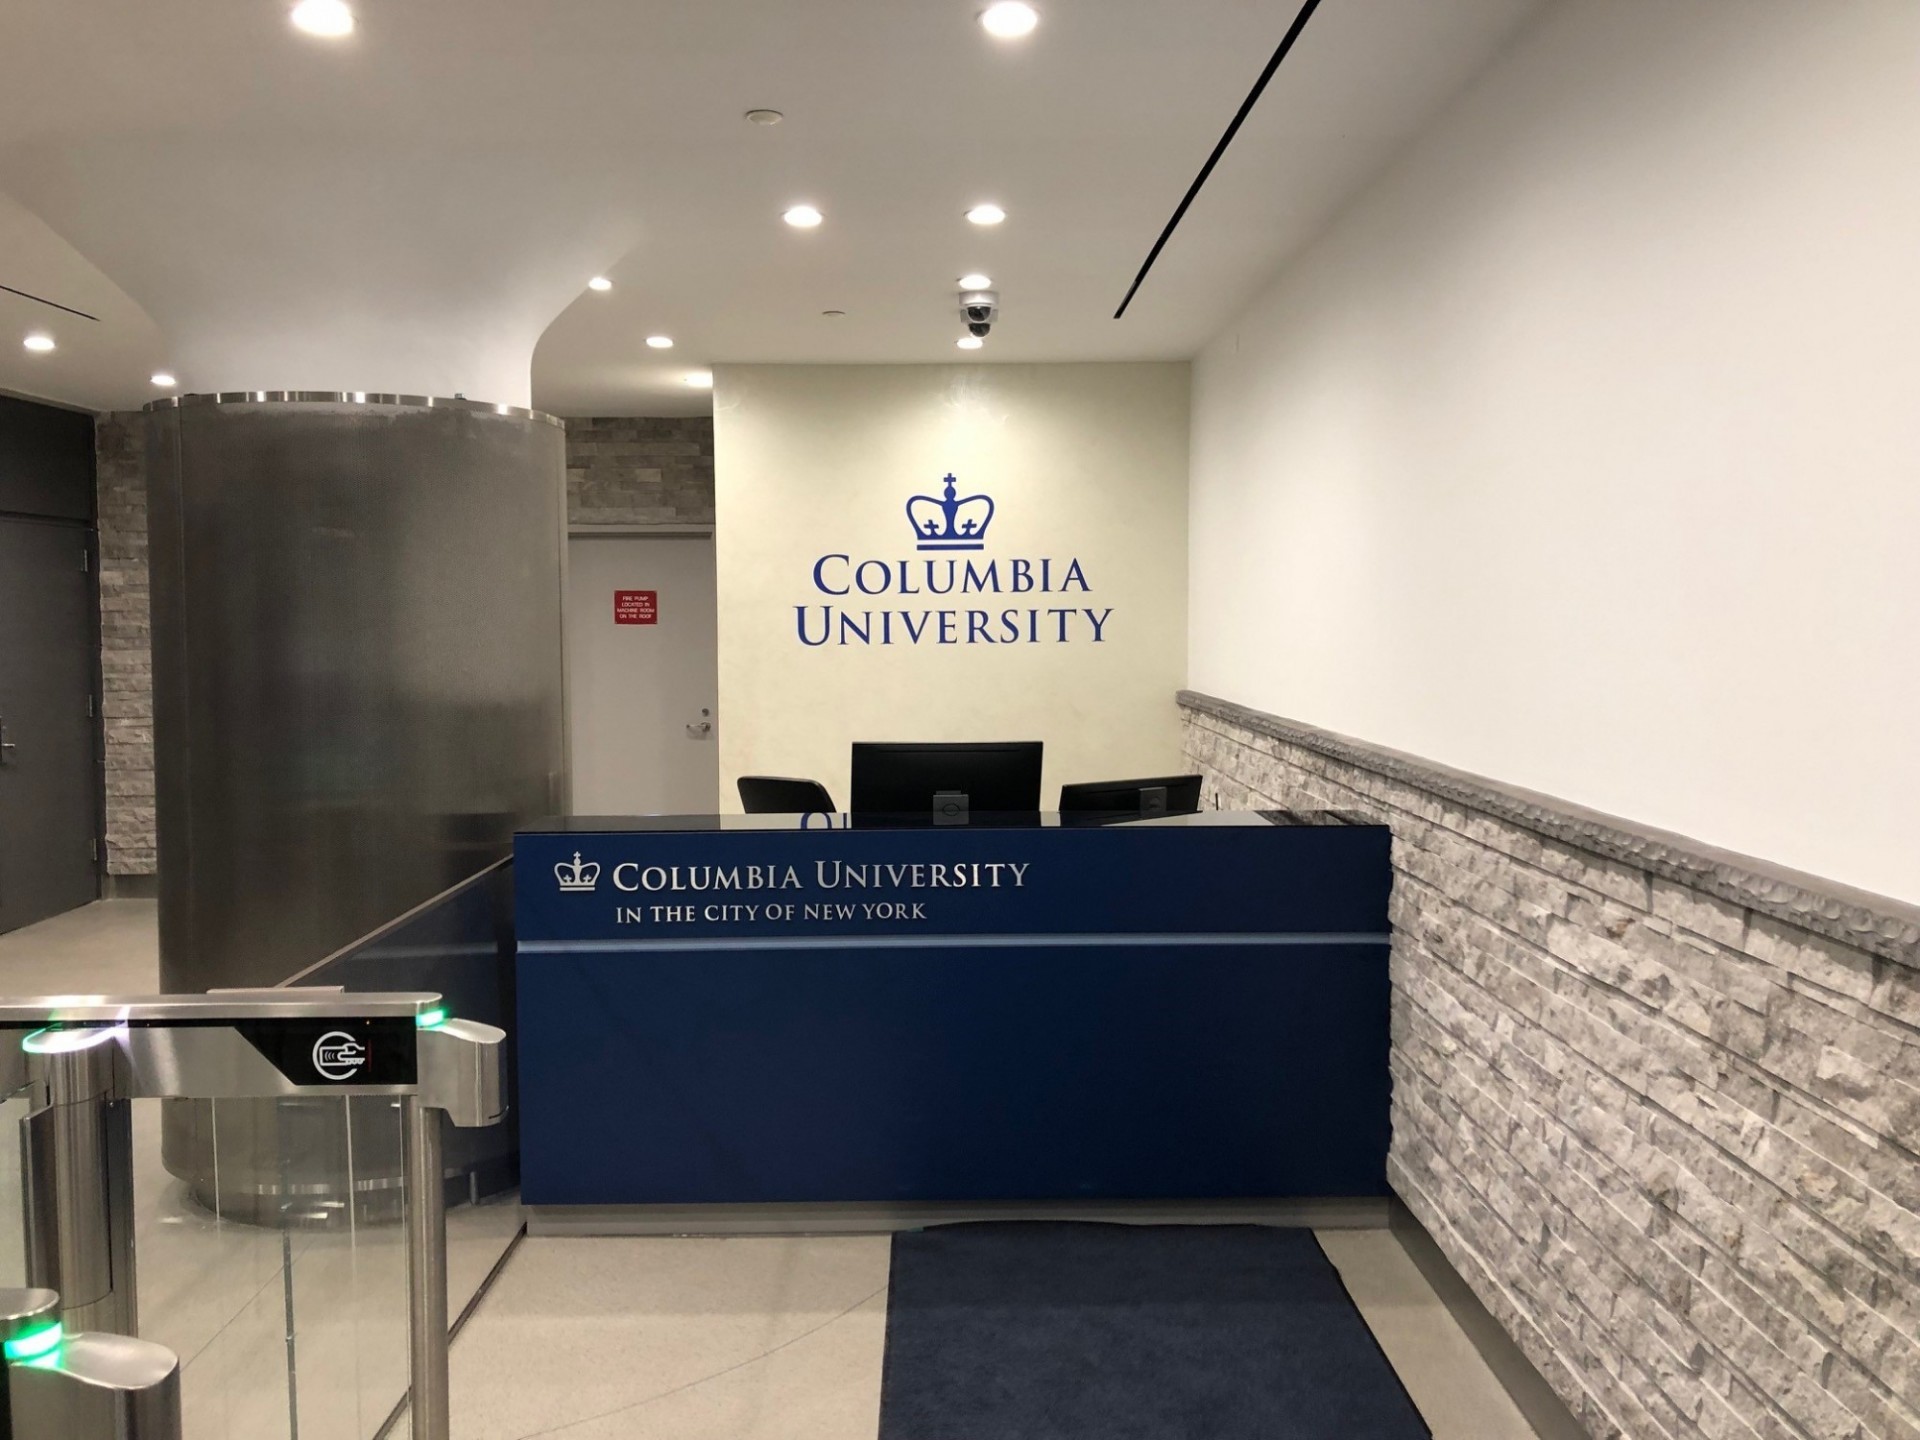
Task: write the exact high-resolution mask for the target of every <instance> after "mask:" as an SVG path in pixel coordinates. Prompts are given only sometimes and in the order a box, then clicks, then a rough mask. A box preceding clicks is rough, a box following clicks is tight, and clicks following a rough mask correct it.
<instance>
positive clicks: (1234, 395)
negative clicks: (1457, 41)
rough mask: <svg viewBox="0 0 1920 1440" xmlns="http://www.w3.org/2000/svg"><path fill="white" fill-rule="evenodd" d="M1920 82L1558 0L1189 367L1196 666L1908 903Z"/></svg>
mask: <svg viewBox="0 0 1920 1440" xmlns="http://www.w3.org/2000/svg"><path fill="white" fill-rule="evenodd" d="M1917 77H1920V4H1915V3H1913V0H1844V3H1841V0H1829V3H1818V4H1807V3H1804V0H1740V3H1737V4H1736V3H1728V0H1565V3H1563V4H1561V5H1560V6H1558V7H1557V8H1556V9H1554V10H1552V11H1550V12H1549V13H1548V14H1547V16H1546V17H1545V19H1544V20H1543V21H1542V22H1541V23H1540V24H1539V25H1537V26H1536V27H1535V28H1533V29H1532V30H1531V31H1529V32H1528V33H1527V34H1525V35H1524V36H1523V37H1522V39H1521V41H1520V42H1519V43H1518V44H1517V45H1516V46H1515V47H1514V48H1513V49H1512V50H1510V51H1509V52H1508V53H1507V55H1506V56H1505V57H1503V58H1502V59H1501V60H1500V61H1498V62H1496V63H1495V65H1494V66H1493V67H1492V68H1491V69H1490V70H1489V71H1488V72H1487V73H1486V74H1485V75H1484V76H1483V77H1482V78H1481V80H1480V82H1479V83H1478V84H1477V85H1476V86H1475V87H1474V88H1473V89H1471V90H1470V91H1469V92H1468V94H1467V95H1466V96H1464V97H1463V98H1462V100H1461V101H1460V102H1459V103H1458V104H1457V105H1456V106H1455V107H1454V108H1453V109H1452V110H1451V111H1450V112H1448V113H1447V114H1446V115H1444V116H1443V117H1442V119H1441V121H1440V122H1439V123H1437V124H1436V125H1435V127H1434V128H1433V129H1432V130H1431V131H1430V132H1429V134H1428V135H1427V136H1426V137H1425V138H1424V139H1423V140H1422V141H1421V142H1420V143H1419V144H1418V145H1417V146H1416V147H1415V148H1414V149H1413V150H1412V151H1411V152H1410V153H1408V154H1407V155H1405V156H1404V157H1402V159H1401V161H1400V162H1398V163H1397V164H1396V165H1395V166H1394V167H1393V168H1392V169H1391V170H1390V171H1389V172H1388V173H1387V174H1386V175H1385V176H1384V177H1383V178H1382V180H1381V181H1380V182H1379V183H1378V184H1377V185H1376V186H1374V187H1373V188H1372V189H1371V190H1369V191H1368V192H1367V193H1366V194H1365V195H1363V197H1362V198H1361V199H1360V200H1359V201H1358V202H1357V203H1356V204H1355V205H1354V206H1353V207H1352V208H1351V209H1350V210H1349V211H1348V212H1347V213H1346V214H1345V215H1344V216H1343V217H1342V218H1341V220H1340V221H1339V222H1338V223H1337V224H1336V225H1335V226H1334V227H1333V228H1332V229H1331V231H1330V232H1329V233H1327V234H1326V235H1324V236H1323V237H1322V238H1321V239H1320V240H1319V241H1318V242H1317V243H1316V244H1315V245H1314V246H1313V247H1312V248H1311V249H1310V250H1309V251H1308V252H1306V253H1304V254H1303V255H1302V256H1300V257H1299V258H1298V259H1297V260H1296V261H1295V262H1294V263H1292V264H1291V265H1289V267H1288V268H1287V269H1286V270H1285V272H1284V273H1283V274H1282V275H1281V277H1280V278H1279V280H1278V281H1277V283H1276V284H1275V285H1274V286H1273V288H1272V289H1271V290H1270V291H1269V292H1268V293H1267V294H1266V295H1265V296H1264V297H1263V298H1261V299H1260V300H1259V301H1258V302H1257V303H1256V304H1255V305H1254V306H1252V307H1251V309H1250V310H1249V311H1248V312H1247V314H1246V315H1245V316H1244V318H1243V320H1242V321H1241V322H1240V323H1238V324H1237V325H1236V326H1234V327H1232V328H1230V329H1229V330H1228V331H1227V332H1226V333H1223V334H1222V335H1221V336H1219V337H1218V338H1217V339H1216V340H1215V341H1214V342H1213V343H1212V344H1211V345H1210V347H1209V348H1208V349H1207V350H1206V352H1205V353H1204V354H1203V356H1202V357H1201V358H1200V360H1199V361H1198V362H1197V364H1196V369H1195V381H1194V385H1195V395H1194V443H1193V473H1192V535H1193V541H1192V545H1193V548H1192V563H1191V570H1192V577H1193V578H1192V589H1191V659H1190V680H1191V683H1192V685H1193V686H1194V687H1195V688H1196V689H1199V690H1202V691H1206V692H1209V693H1212V694H1216V695H1220V696H1223V697H1225V698H1228V699H1232V700H1236V701H1239V702H1241V703H1244V704H1248V705H1252V706H1255V707H1257V708H1260V709H1264V710H1268V711H1272V712H1276V713H1278V714H1282V715H1286V716H1289V717H1292V718H1295V719H1298V720H1302V721H1306V722H1309V723H1312V724H1316V725H1321V726H1324V727H1326V728H1329V729H1332V730H1336V731H1340V732H1344V733H1347V734H1351V735H1354V736H1358V737H1361V738H1364V739H1367V740H1371V741H1375V742H1378V743H1382V744H1386V745H1390V746H1394V747H1397V748H1400V749H1403V750H1408V751H1412V752H1414V753H1416V754H1420V755H1424V756H1426V757H1428V758H1431V759H1435V760H1439V761H1443V762H1446V763H1450V764H1453V765H1457V766H1460V767H1463V768H1465V769H1468V770H1472V771H1476V772H1479V773H1481V774H1485V775H1488V776H1492V777H1495V778H1497V779H1501V780H1505V781H1508V782H1511V783H1515V784H1520V785H1524V786H1529V787H1532V788H1534V789H1538V790H1542V791H1546V792H1549V793H1552V794H1556V795H1559V796H1561V797H1564V798H1566V799H1570V800H1573V801H1576V802H1580V803H1584V804H1587V805H1591V806H1594V807H1597V808H1599V809H1602V810H1606V811H1610V812H1613V813H1615V814H1619V815H1623V816H1627V817H1630V818H1633V819H1636V820H1640V821H1643V822H1646V823H1650V824H1654V825H1659V826H1662V827H1665V828H1668V829H1672V830H1677V831H1680V832H1683V833H1687V834H1691V835H1693V836H1695V837H1697V838H1699V839H1701V840H1705V841H1707V842H1709V843H1714V844H1719V845H1723V846H1726V847H1729V848H1732V849H1735V850H1740V851H1744V852H1747V853H1750V854H1754V855H1758V856H1761V857H1763V858H1766V859H1770V860H1773V861H1776V862H1778V863H1783V864H1787V865H1791V866H1795V867H1798V868H1801V869H1805V870H1809V871H1813V872H1815V873H1820V874H1824V875H1827V876H1829V877H1831V878H1834V879H1837V880H1841V881H1845V882H1849V883H1852V884H1856V885H1859V886H1863V887H1866V888H1868V889H1872V890H1878V891H1881V892H1883V893H1887V894H1891V895H1895V896H1899V897H1902V898H1905V899H1920V823H1916V818H1917V817H1920V683H1917V682H1916V675H1920V643H1916V642H1917V641H1920V567H1917V566H1916V564H1915V562H1914V552H1915V545H1916V540H1917V539H1920V78H1917Z"/></svg>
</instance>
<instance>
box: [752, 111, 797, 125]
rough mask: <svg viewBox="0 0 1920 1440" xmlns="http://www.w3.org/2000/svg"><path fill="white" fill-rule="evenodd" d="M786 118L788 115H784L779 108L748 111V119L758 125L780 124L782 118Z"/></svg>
mask: <svg viewBox="0 0 1920 1440" xmlns="http://www.w3.org/2000/svg"><path fill="white" fill-rule="evenodd" d="M786 118H787V117H786V116H784V115H782V114H781V113H780V112H779V111H778V110H749V111H747V119H749V120H751V121H752V122H753V123H754V124H756V125H778V124H779V123H780V122H781V121H782V120H784V119H786Z"/></svg>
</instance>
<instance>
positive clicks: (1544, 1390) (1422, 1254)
mask: <svg viewBox="0 0 1920 1440" xmlns="http://www.w3.org/2000/svg"><path fill="white" fill-rule="evenodd" d="M1388 1223H1389V1228H1391V1229H1392V1231H1393V1235H1394V1238H1395V1239H1396V1240H1398V1241H1399V1242H1400V1246H1401V1248H1402V1249H1403V1250H1405V1251H1406V1252H1407V1254H1408V1255H1410V1256H1412V1257H1413V1263H1414V1264H1415V1265H1417V1266H1419V1267H1420V1273H1421V1274H1422V1275H1423V1276H1425V1277H1426V1281H1427V1284H1429V1285H1431V1286H1432V1287H1433V1291H1434V1293H1435V1294H1436V1295H1438V1296H1439V1297H1440V1302H1441V1303H1442V1304H1443V1305H1445V1306H1446V1307H1447V1311H1448V1313H1449V1314H1451V1315H1452V1316H1453V1318H1454V1321H1455V1323H1457V1324H1458V1325H1459V1326H1460V1328H1461V1330H1463V1331H1464V1332H1466V1336H1467V1339H1468V1340H1470V1341H1472V1342H1473V1348H1474V1349H1476V1350H1478V1351H1479V1352H1480V1358H1481V1359H1483V1360H1485V1361H1486V1362H1487V1368H1488V1369H1489V1370H1491V1371H1493V1374H1494V1378H1495V1379H1497V1380H1498V1381H1499V1382H1500V1384H1501V1387H1502V1388H1503V1389H1505V1390H1506V1392H1507V1394H1508V1395H1510V1396H1512V1397H1513V1403H1514V1404H1515V1405H1517V1406H1518V1407H1519V1409H1520V1413H1521V1414H1522V1415H1524V1416H1526V1419H1527V1423H1528V1424H1529V1425H1531V1426H1532V1427H1533V1430H1534V1433H1535V1434H1536V1435H1537V1436H1539V1437H1540V1440H1591V1437H1590V1436H1589V1435H1588V1434H1587V1430H1586V1427H1585V1426H1583V1425H1582V1424H1581V1423H1580V1422H1579V1421H1578V1420H1576V1419H1574V1417H1573V1412H1572V1411H1571V1410H1569V1409H1567V1407H1566V1403H1565V1402H1564V1401H1562V1400H1561V1398H1560V1397H1559V1396H1558V1395H1556V1394H1555V1393H1554V1391H1553V1387H1552V1386H1551V1385H1549V1384H1547V1382H1546V1379H1545V1378H1544V1377H1543V1376H1542V1375H1541V1374H1540V1372H1539V1371H1538V1370H1536V1369H1534V1368H1533V1362H1532V1361H1531V1360H1529V1359H1527V1357H1526V1355H1525V1353H1524V1352H1522V1350H1521V1349H1520V1347H1519V1346H1518V1345H1516V1344H1514V1343H1513V1339H1512V1337H1511V1336H1509V1335H1508V1334H1507V1332H1506V1331H1505V1330H1503V1329H1502V1328H1501V1326H1500V1322H1499V1321H1498V1320H1496V1319H1494V1318H1493V1314H1492V1312H1491V1311H1489V1310H1488V1309H1487V1307H1486V1306H1484V1305H1482V1304H1481V1303H1480V1299H1479V1297H1478V1296H1477V1295H1475V1294H1474V1293H1473V1290H1472V1289H1471V1287H1469V1286H1468V1284H1467V1282H1466V1281H1465V1280H1463V1279H1461V1278H1460V1272H1459V1271H1457V1270H1455V1269H1454V1268H1453V1266H1452V1265H1451V1264H1449V1263H1448V1261H1447V1257H1446V1255H1445V1254H1444V1253H1442V1251H1441V1249H1440V1246H1439V1245H1438V1244H1437V1243H1435V1241H1434V1238H1433V1236H1431V1235H1429V1234H1428V1233H1427V1227H1426V1226H1424V1225H1422V1224H1421V1223H1420V1221H1419V1220H1418V1219H1417V1218H1416V1217H1415V1215H1414V1213H1413V1212H1412V1211H1411V1210H1409V1209H1408V1208H1407V1207H1406V1206H1405V1205H1404V1204H1402V1203H1401V1202H1400V1200H1399V1199H1398V1198H1397V1197H1396V1198H1395V1199H1394V1200H1392V1201H1390V1202H1389V1222H1388Z"/></svg>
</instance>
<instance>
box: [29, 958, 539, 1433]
mask: <svg viewBox="0 0 1920 1440" xmlns="http://www.w3.org/2000/svg"><path fill="white" fill-rule="evenodd" d="M505 1039H506V1035H505V1032H504V1031H501V1030H499V1029H497V1028H495V1027H494V1026H491V1025H482V1024H479V1023H477V1022H474V1021H468V1020H456V1019H451V1018H449V1017H448V1015H447V1013H446V1010H445V1009H444V1007H442V1005H441V1004H440V997H439V996H438V995H430V994H417V995H415V994H405V995H348V994H342V993H337V992H326V993H321V992H317V991H308V992H305V993H302V992H301V991H299V990H284V991H272V992H259V991H253V992H245V993H244V994H243V995H239V996H235V995H231V994H230V995H206V996H148V997H139V998H134V999H127V1000H118V999H107V998H100V997H86V998H84V999H81V998H75V997H54V998H49V999H44V1000H11V1001H0V1097H4V1096H9V1095H13V1094H17V1093H19V1092H21V1091H25V1092H26V1093H27V1096H28V1101H29V1108H30V1113H29V1116H28V1118H27V1120H26V1121H25V1122H24V1123H23V1125H22V1130H21V1134H22V1146H23V1157H22V1164H23V1173H24V1177H25V1181H26V1192H27V1194H26V1201H27V1203H26V1218H25V1226H26V1240H27V1255H28V1272H29V1278H30V1279H31V1280H32V1281H33V1283H34V1284H35V1285H36V1286H37V1287H39V1288H38V1289H36V1290H35V1291H34V1292H32V1294H33V1295H34V1296H35V1297H38V1298H36V1299H35V1300H34V1301H33V1303H35V1304H41V1303H44V1304H45V1305H46V1306H47V1307H48V1309H49V1311H50V1312H51V1313H55V1314H57V1316H58V1318H59V1319H61V1320H62V1321H63V1322H64V1323H65V1325H66V1327H67V1328H68V1329H69V1330H71V1331H81V1330H83V1329H84V1330H87V1331H89V1332H92V1331H101V1332H107V1331H113V1332H118V1334H105V1333H98V1334H96V1333H86V1334H73V1335H71V1336H70V1337H69V1338H68V1339H67V1341H66V1343H65V1345H64V1346H63V1347H62V1350H61V1353H62V1354H64V1355H65V1356H67V1357H68V1361H69V1362H70V1367H69V1368H71V1369H72V1370H73V1373H74V1376H75V1377H77V1378H74V1379H69V1380H65V1381H61V1382H59V1384H58V1385H56V1384H55V1382H54V1381H51V1380H41V1379H23V1380H22V1381H21V1384H22V1385H24V1386H25V1387H26V1388H25V1389H24V1390H18V1389H16V1395H18V1394H31V1395H34V1396H38V1395H40V1394H41V1391H42V1390H43V1389H47V1390H48V1393H52V1392H53V1391H54V1390H58V1391H59V1393H60V1394H62V1395H64V1394H66V1393H67V1391H68V1390H70V1389H72V1387H73V1386H75V1385H78V1386H79V1390H78V1391H77V1392H76V1393H80V1394H83V1395H85V1396H87V1397H91V1398H89V1399H87V1400H86V1401H85V1403H86V1404H91V1405H94V1406H95V1410H97V1412H98V1414H99V1415H100V1416H107V1415H108V1414H109V1413H110V1412H111V1414H112V1415H114V1416H118V1417H120V1419H118V1420H116V1421H115V1422H114V1423H117V1424H121V1425H122V1428H121V1429H118V1430H111V1429H110V1430H105V1431H101V1432H99V1433H100V1434H101V1435H102V1436H103V1437H105V1436H111V1437H113V1440H149V1437H150V1436H151V1437H155V1440H170V1437H171V1436H172V1434H173V1433H175V1432H168V1431H164V1430H155V1429H153V1428H152V1426H154V1425H156V1424H158V1423H159V1422H158V1421H157V1420H155V1419H153V1418H152V1417H151V1416H149V1414H148V1411H147V1410H146V1409H143V1408H142V1407H143V1406H148V1405H149V1404H152V1405H159V1404H160V1403H161V1402H160V1401H158V1400H155V1401H151V1402H149V1401H148V1400H145V1399H140V1398H138V1396H143V1395H145V1394H146V1393H147V1392H148V1391H149V1390H153V1391H155V1392H156V1393H158V1391H159V1390H164V1388H165V1386H166V1385H167V1384H171V1385H172V1387H173V1394H174V1397H175V1398H174V1405H175V1408H176V1410H177V1408H178V1388H179V1378H178V1374H177V1366H173V1368H172V1369H171V1370H169V1371H168V1372H167V1374H168V1375H170V1376H171V1379H168V1378H167V1376H166V1375H162V1374H161V1373H160V1368H159V1367H160V1365H161V1358H162V1357H163V1356H164V1357H165V1358H166V1360H167V1363H168V1365H173V1362H172V1357H171V1356H170V1355H169V1354H168V1353H167V1352H165V1351H163V1350H161V1349H160V1347H158V1346H147V1347H145V1348H144V1349H143V1348H141V1342H139V1341H138V1340H137V1339H129V1340H128V1344H130V1345H131V1346H132V1347H133V1348H131V1349H129V1348H127V1346H125V1345H116V1344H113V1343H110V1342H113V1341H116V1340H119V1339H121V1338H123V1337H132V1336H133V1333H134V1331H135V1330H136V1329H137V1328H138V1320H139V1311H138V1307H137V1304H136V1298H135V1286H134V1261H135V1257H134V1247H133V1169H132V1128H131V1120H130V1116H129V1111H128V1105H129V1102H130V1101H132V1100H135V1099H144V1098H163V1099H188V1100H259V1099H267V1100H271V1099H292V1098H298V1097H302V1096H314V1095H334V1096H340V1097H354V1096H384V1097H389V1098H391V1099H394V1100H397V1101H398V1102H399V1103H400V1105H401V1107H402V1117H403V1121H404V1130H405V1144H406V1227H407V1265H408V1284H407V1296H408V1344H409V1351H410V1359H411V1370H412V1392H411V1398H412V1405H413V1436H414V1440H448V1437H449V1424H450V1421H449V1412H448V1394H447V1217H446V1171H445V1165H444V1162H443V1159H442V1147H441V1129H440V1127H441V1125H442V1123H443V1120H444V1121H445V1122H449V1123H452V1124H454V1125H458V1126H463V1127H467V1126H484V1125H491V1124H494V1123H495V1122H496V1121H498V1120H499V1119H500V1118H501V1117H502V1116H503V1115H504V1114H505V1110H506V1106H505V1104H504V1101H503V1092H502V1085H501V1056H500V1049H501V1044H502V1042H503V1041H504V1040H505ZM56 1292H57V1293H56ZM17 1293H18V1292H17ZM22 1303H25V1302H22ZM51 1373H53V1371H52V1370H51V1369H49V1368H48V1367H44V1366H36V1367H34V1374H35V1375H41V1374H51ZM89 1376H92V1377H95V1378H92V1379H89V1378H87V1377H89ZM63 1386H64V1387H66V1388H64V1389H63V1388H61V1387H63ZM136 1392H138V1395H136ZM34 1403H40V1402H39V1401H38V1400H36V1401H35V1402H34ZM45 1403H47V1404H52V1403H54V1402H53V1401H52V1400H48V1401H46V1402H45ZM60 1403H62V1404H69V1405H76V1404H81V1403H82V1402H81V1401H79V1400H71V1399H69V1400H63V1401H61V1402H60ZM48 1413H52V1412H48ZM60 1413H61V1414H65V1413H67V1412H65V1411H62V1412H60ZM73 1413H76V1414H77V1413H80V1412H78V1411H75V1412H73ZM86 1413H87V1414H88V1415H92V1414H94V1413H95V1411H87V1412H86ZM155 1413H156V1414H157V1412H155ZM101 1423H106V1422H105V1420H102V1421H101ZM131 1426H146V1427H148V1428H127V1427H131ZM27 1434H28V1435H32V1436H34V1440H38V1432H33V1431H29V1432H27ZM45 1434H46V1436H47V1437H48V1440H52V1437H54V1436H58V1437H60V1440H93V1436H94V1432H93V1431H88V1430H74V1429H53V1430H47V1431H46V1432H45ZM0 1440H8V1437H6V1436H0ZM23 1440H24V1437H23Z"/></svg>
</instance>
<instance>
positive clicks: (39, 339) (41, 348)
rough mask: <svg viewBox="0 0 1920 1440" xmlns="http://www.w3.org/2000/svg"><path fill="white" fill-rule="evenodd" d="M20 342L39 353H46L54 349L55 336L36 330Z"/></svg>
mask: <svg viewBox="0 0 1920 1440" xmlns="http://www.w3.org/2000/svg"><path fill="white" fill-rule="evenodd" d="M20 343H21V344H23V345H25V346H26V347H27V349H29V350H31V351H33V352H34V353H35V354H37V355H44V354H45V353H46V352H47V351H49V350H51V349H53V336H51V335H47V334H43V333H42V332H40V331H38V330H36V331H34V333H33V334H31V335H29V336H27V338H26V339H25V340H23V341H21V342H20Z"/></svg>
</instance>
